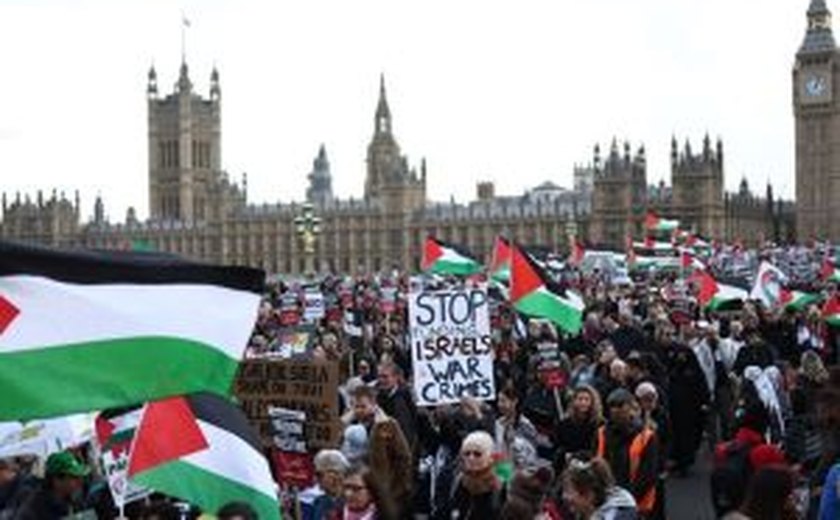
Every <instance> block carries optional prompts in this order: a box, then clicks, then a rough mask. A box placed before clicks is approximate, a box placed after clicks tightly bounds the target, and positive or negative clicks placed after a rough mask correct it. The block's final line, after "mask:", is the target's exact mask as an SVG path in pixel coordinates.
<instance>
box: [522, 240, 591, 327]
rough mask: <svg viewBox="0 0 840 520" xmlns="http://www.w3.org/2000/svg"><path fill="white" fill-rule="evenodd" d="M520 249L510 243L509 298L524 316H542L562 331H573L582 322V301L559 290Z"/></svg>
mask: <svg viewBox="0 0 840 520" xmlns="http://www.w3.org/2000/svg"><path fill="white" fill-rule="evenodd" d="M553 285H554V284H553V283H552V282H551V281H550V280H549V278H548V277H547V276H546V275H545V274H544V273H543V270H542V269H541V268H540V267H539V266H538V265H537V263H536V262H535V261H534V260H533V259H532V258H531V257H530V256H529V255H528V254H527V253H525V252H524V251H522V249H521V248H519V247H516V246H514V247H513V253H512V259H511V286H510V301H511V302H512V303H513V307H514V308H515V309H516V310H517V311H519V312H521V313H523V314H526V315H528V316H533V317H537V318H546V319H548V320H551V321H552V322H554V323H556V324H557V325H558V326H559V327H560V328H561V329H562V330H564V331H566V332H568V333H570V334H577V333H578V332H580V328H581V324H582V321H583V309H584V303H583V300H582V299H581V298H580V296H578V295H577V294H575V293H573V292H572V291H568V290H567V291H561V290H557V289H556V288H555V287H553Z"/></svg>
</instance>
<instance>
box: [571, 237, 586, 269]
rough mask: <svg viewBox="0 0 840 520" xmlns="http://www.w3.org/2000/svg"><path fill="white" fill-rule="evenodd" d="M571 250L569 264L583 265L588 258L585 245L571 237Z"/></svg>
mask: <svg viewBox="0 0 840 520" xmlns="http://www.w3.org/2000/svg"><path fill="white" fill-rule="evenodd" d="M569 249H570V251H571V254H570V255H569V264H570V265H575V266H580V265H581V264H582V263H583V258H584V257H585V256H586V248H585V247H583V244H582V243H581V242H580V240H578V239H577V237H574V236H571V237H569Z"/></svg>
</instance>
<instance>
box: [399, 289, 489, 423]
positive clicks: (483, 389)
mask: <svg viewBox="0 0 840 520" xmlns="http://www.w3.org/2000/svg"><path fill="white" fill-rule="evenodd" d="M488 307H489V305H488V300H487V291H486V289H485V288H484V287H481V288H475V289H461V290H450V291H434V292H432V291H418V292H413V293H411V295H410V298H409V332H410V335H411V355H412V359H413V363H412V364H413V366H414V390H415V393H416V395H417V404H418V405H420V406H435V405H439V404H446V403H454V402H458V401H460V400H461V398H462V397H474V398H476V399H479V400H492V399H495V397H496V389H495V384H494V381H493V345H492V340H491V337H490V320H489V317H488Z"/></svg>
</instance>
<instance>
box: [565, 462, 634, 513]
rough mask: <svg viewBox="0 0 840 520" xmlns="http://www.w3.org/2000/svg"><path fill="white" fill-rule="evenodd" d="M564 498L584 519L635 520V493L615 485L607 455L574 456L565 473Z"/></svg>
mask: <svg viewBox="0 0 840 520" xmlns="http://www.w3.org/2000/svg"><path fill="white" fill-rule="evenodd" d="M563 500H564V501H565V503H566V505H567V506H568V507H569V508H570V509H571V510H572V512H573V513H574V514H576V515H577V517H578V518H581V519H585V520H636V518H638V514H637V512H636V502H635V500H634V499H633V495H631V494H630V492H628V491H627V490H624V489H622V488H620V487H617V486H616V485H615V480H614V479H613V476H612V472H611V471H610V467H609V465H608V464H607V462H606V461H605V460H604V459H599V458H595V459H592V460H590V461H586V462H585V461H581V460H578V459H572V460H571V461H570V462H569V467H568V469H566V472H565V473H564V474H563Z"/></svg>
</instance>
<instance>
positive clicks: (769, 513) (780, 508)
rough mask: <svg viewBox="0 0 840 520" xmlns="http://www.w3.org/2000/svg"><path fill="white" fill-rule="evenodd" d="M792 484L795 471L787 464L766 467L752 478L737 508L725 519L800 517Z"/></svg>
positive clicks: (783, 519) (789, 518)
mask: <svg viewBox="0 0 840 520" xmlns="http://www.w3.org/2000/svg"><path fill="white" fill-rule="evenodd" d="M793 486H794V478H793V474H792V473H791V471H790V470H789V469H788V468H787V467H786V466H769V467H766V468H763V469H761V470H759V471H758V472H757V473H756V474H755V476H754V477H753V478H752V480H751V481H750V485H749V488H748V489H747V494H746V499H745V500H744V503H743V504H742V505H741V507H740V508H739V509H738V511H735V512H732V513H729V514H727V515H726V516H724V517H723V520H797V519H798V518H799V515H798V513H797V512H796V507H795V504H794V500H793Z"/></svg>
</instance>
